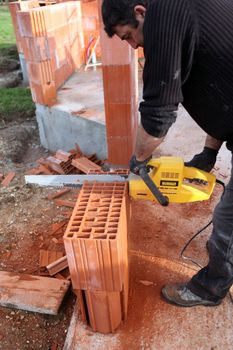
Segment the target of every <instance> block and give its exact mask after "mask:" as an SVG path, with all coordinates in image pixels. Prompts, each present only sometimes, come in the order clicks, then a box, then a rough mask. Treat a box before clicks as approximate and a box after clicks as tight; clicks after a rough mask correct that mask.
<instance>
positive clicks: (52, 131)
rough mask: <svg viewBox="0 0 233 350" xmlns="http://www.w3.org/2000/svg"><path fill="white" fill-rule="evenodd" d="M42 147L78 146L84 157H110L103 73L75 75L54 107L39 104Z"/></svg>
mask: <svg viewBox="0 0 233 350" xmlns="http://www.w3.org/2000/svg"><path fill="white" fill-rule="evenodd" d="M36 117H37V122H38V126H39V133H40V141H41V144H42V146H44V147H45V148H47V149H49V150H50V151H56V150H57V149H63V150H66V151H67V150H69V149H71V148H73V147H74V145H75V143H77V144H78V145H79V146H80V148H81V150H82V151H83V152H84V153H85V154H92V153H96V154H97V156H98V157H99V158H100V159H105V158H107V143H106V130H105V115H104V98H103V86H102V72H101V70H97V71H87V72H83V71H80V72H77V73H75V74H74V75H73V76H72V77H71V78H70V79H69V80H68V81H67V82H66V83H65V84H64V85H63V87H62V88H61V89H60V90H59V92H58V96H57V103H56V104H55V105H54V106H52V107H46V106H42V105H39V104H37V105H36Z"/></svg>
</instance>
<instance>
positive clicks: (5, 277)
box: [0, 271, 70, 315]
mask: <svg viewBox="0 0 233 350" xmlns="http://www.w3.org/2000/svg"><path fill="white" fill-rule="evenodd" d="M69 286H70V282H69V281H67V280H60V279H56V278H50V277H42V276H33V275H27V274H16V273H13V272H7V271H0V305H1V306H6V307H10V308H16V309H22V310H27V311H32V312H39V313H44V314H49V315H57V313H58V310H59V307H60V305H61V303H62V300H63V298H64V296H65V294H66V292H67V290H68V288H69Z"/></svg>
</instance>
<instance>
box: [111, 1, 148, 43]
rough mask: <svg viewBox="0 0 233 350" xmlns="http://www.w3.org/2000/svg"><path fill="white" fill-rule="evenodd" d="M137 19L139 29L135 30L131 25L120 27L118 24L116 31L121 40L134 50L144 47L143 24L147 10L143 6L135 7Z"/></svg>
mask: <svg viewBox="0 0 233 350" xmlns="http://www.w3.org/2000/svg"><path fill="white" fill-rule="evenodd" d="M134 12H135V18H136V19H137V21H138V23H139V24H138V26H137V28H134V27H133V26H132V25H130V24H125V25H120V24H118V25H117V26H116V27H115V28H114V29H115V34H116V35H117V36H118V37H119V38H120V39H121V40H126V41H127V42H128V43H129V45H131V46H132V48H133V49H137V48H138V47H143V46H144V38H143V24H144V16H145V13H146V9H145V7H143V6H140V5H138V6H135V9H134Z"/></svg>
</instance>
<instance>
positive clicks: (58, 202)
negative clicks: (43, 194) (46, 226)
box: [54, 199, 75, 208]
mask: <svg viewBox="0 0 233 350" xmlns="http://www.w3.org/2000/svg"><path fill="white" fill-rule="evenodd" d="M54 203H55V204H56V205H58V206H63V205H64V206H65V207H70V208H74V206H75V202H71V201H64V200H62V199H54Z"/></svg>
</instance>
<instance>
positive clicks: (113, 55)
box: [99, 0, 138, 165]
mask: <svg viewBox="0 0 233 350" xmlns="http://www.w3.org/2000/svg"><path fill="white" fill-rule="evenodd" d="M101 3H102V1H101V0H99V6H101ZM100 44H101V55H102V65H103V84H104V103H105V117H106V129H107V142H108V159H109V161H110V162H112V163H114V164H122V165H126V164H128V162H129V159H130V158H131V156H132V153H133V150H134V147H135V141H136V130H137V125H138V110H137V97H138V88H137V82H138V76H137V53H136V51H135V50H133V49H132V48H131V47H130V45H129V44H128V43H126V42H122V41H121V40H120V39H119V38H118V37H116V36H114V37H113V38H111V39H110V38H108V37H107V34H106V33H105V32H104V29H103V24H101V29H100Z"/></svg>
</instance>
